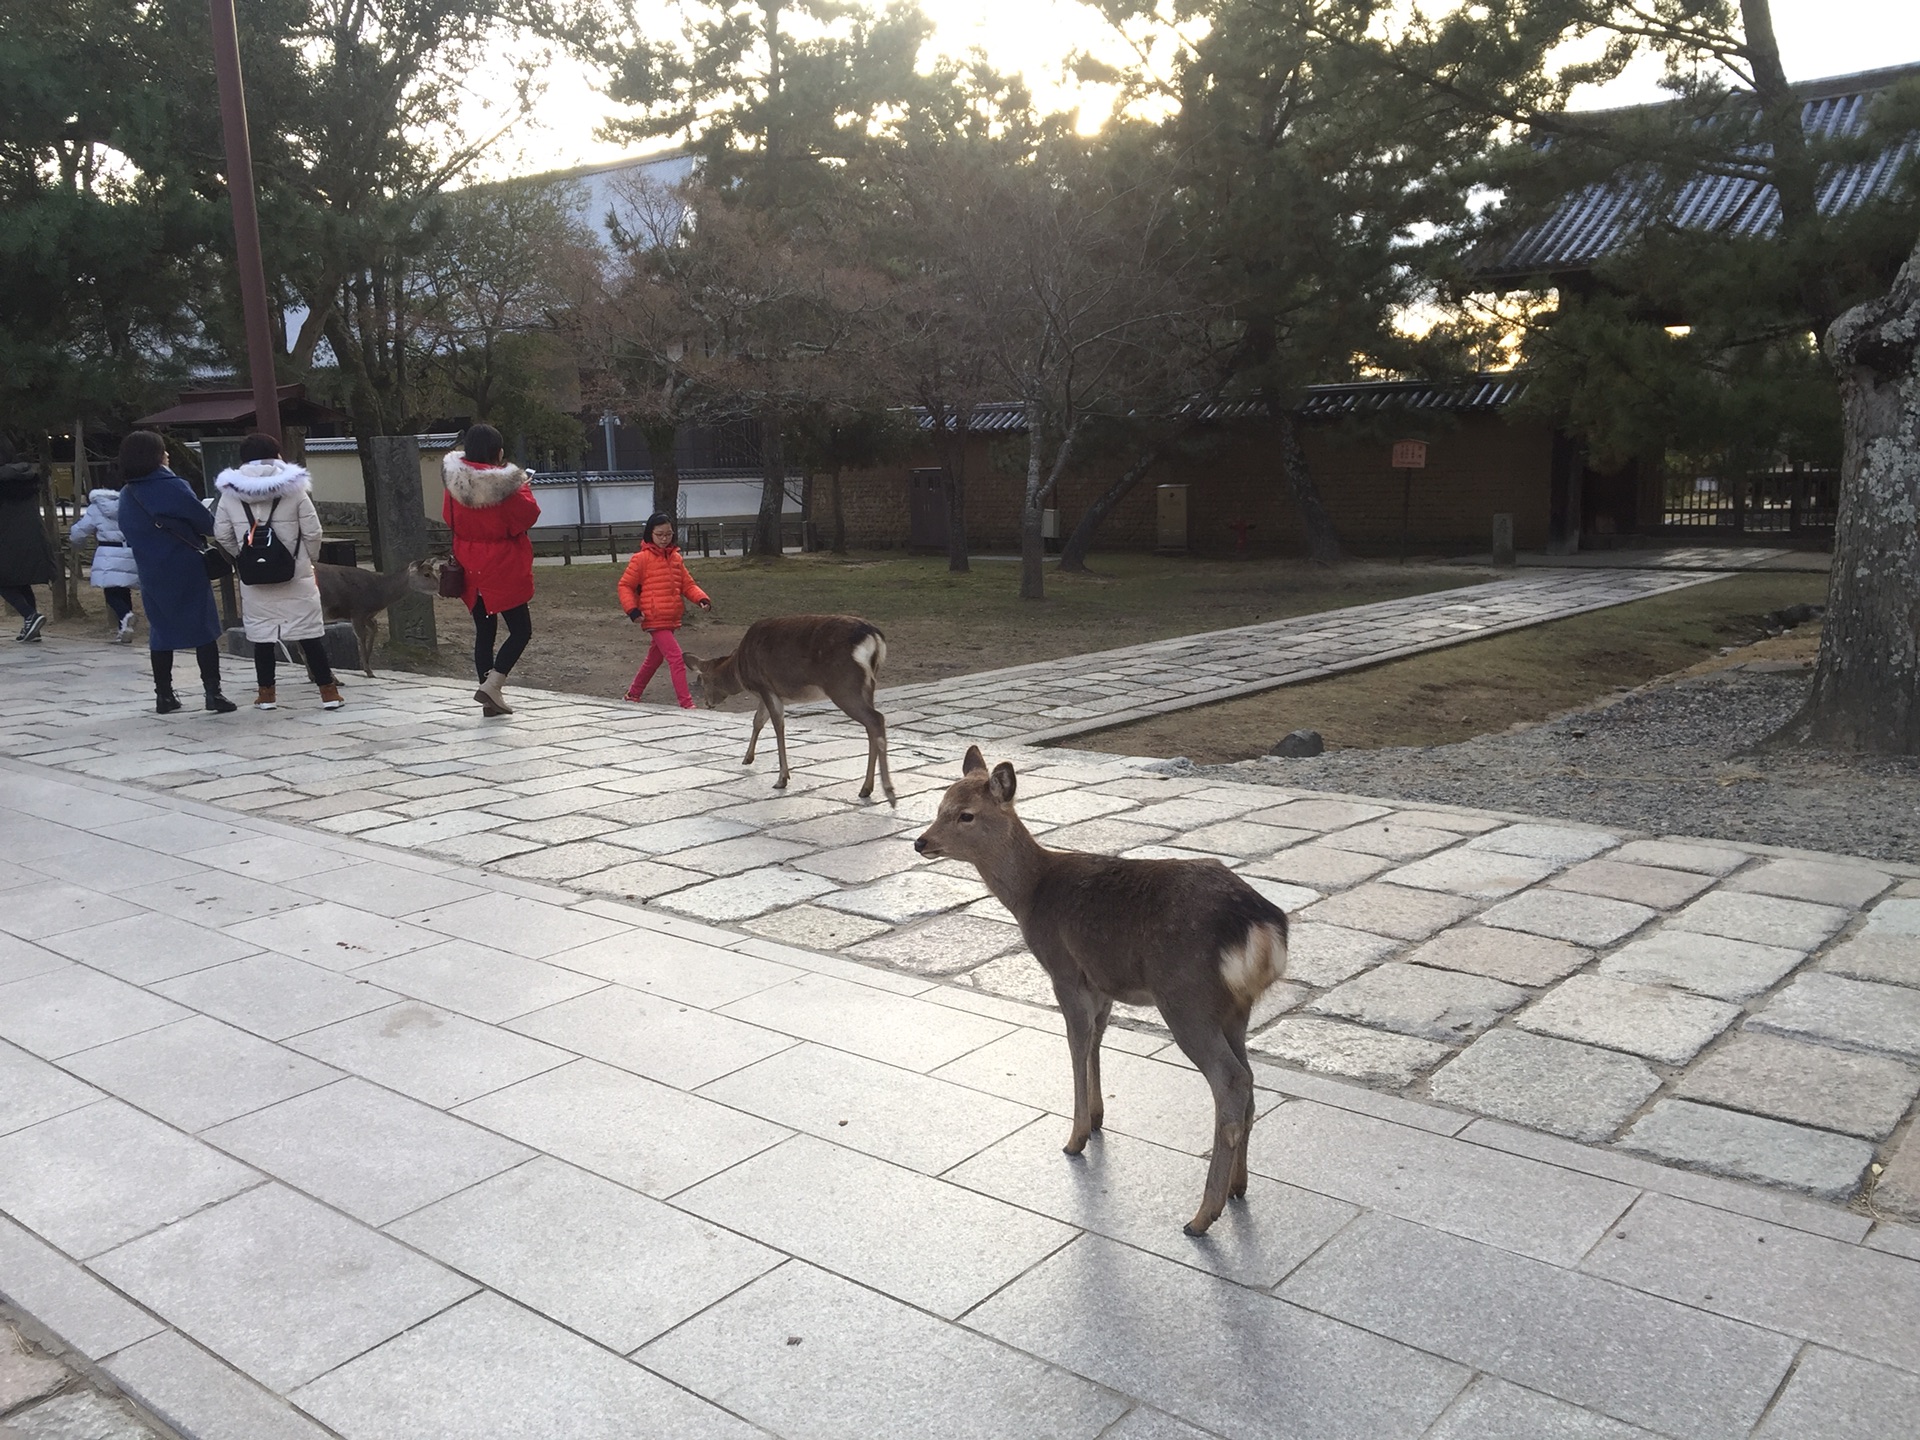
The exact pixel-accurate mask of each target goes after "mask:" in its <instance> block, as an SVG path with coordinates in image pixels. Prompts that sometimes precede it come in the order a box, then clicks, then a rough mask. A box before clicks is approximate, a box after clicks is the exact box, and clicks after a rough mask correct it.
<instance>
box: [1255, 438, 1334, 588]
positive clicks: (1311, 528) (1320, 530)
mask: <svg viewBox="0 0 1920 1440" xmlns="http://www.w3.org/2000/svg"><path fill="white" fill-rule="evenodd" d="M1269 410H1270V411H1271V412H1272V414H1273V417H1274V420H1275V421H1276V422H1277V424H1278V425H1279V428H1280V469H1281V471H1282V473H1283V474H1285V476H1286V477H1287V489H1288V490H1290V491H1291V492H1292V493H1293V503H1294V505H1295V506H1296V507H1297V508H1298V509H1299V511H1300V524H1301V527H1302V528H1303V529H1304V530H1305V531H1306V533H1307V558H1308V559H1309V560H1311V561H1313V563H1314V564H1316V565H1335V564H1338V563H1339V562H1340V561H1342V560H1344V559H1346V558H1347V557H1346V554H1345V553H1344V552H1343V551H1342V550H1341V548H1340V534H1339V532H1338V531H1336V530H1335V529H1334V528H1333V519H1332V517H1331V516H1329V515H1328V514H1327V507H1326V504H1325V502H1323V501H1322V500H1321V499H1320V487H1319V486H1318V485H1316V484H1314V483H1313V471H1312V470H1310V469H1309V468H1308V467H1307V452H1306V450H1305V449H1303V448H1302V446H1301V444H1300V427H1299V422H1298V421H1296V420H1295V419H1294V417H1293V412H1291V411H1289V410H1284V409H1281V408H1280V407H1279V406H1278V405H1276V404H1273V403H1271V402H1269Z"/></svg>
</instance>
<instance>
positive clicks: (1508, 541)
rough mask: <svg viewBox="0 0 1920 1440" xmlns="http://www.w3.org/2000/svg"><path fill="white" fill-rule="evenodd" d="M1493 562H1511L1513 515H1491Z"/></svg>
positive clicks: (1505, 563)
mask: <svg viewBox="0 0 1920 1440" xmlns="http://www.w3.org/2000/svg"><path fill="white" fill-rule="evenodd" d="M1493 563H1494V564H1496V565H1511V564H1513V516H1511V515H1496V516H1494V517H1493Z"/></svg>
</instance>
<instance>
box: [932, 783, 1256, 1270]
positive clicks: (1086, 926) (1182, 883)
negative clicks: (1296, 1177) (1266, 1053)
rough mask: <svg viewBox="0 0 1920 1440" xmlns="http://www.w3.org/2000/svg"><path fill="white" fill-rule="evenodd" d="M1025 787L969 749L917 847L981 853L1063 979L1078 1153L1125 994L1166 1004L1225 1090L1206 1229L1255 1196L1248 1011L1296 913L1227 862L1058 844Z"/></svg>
mask: <svg viewBox="0 0 1920 1440" xmlns="http://www.w3.org/2000/svg"><path fill="white" fill-rule="evenodd" d="M1013 791H1014V775H1013V766H1011V765H1008V764H1005V763H1002V764H999V765H996V766H994V767H993V770H992V771H991V773H989V771H988V770H987V762H986V761H985V760H984V759H983V758H981V755H980V749H979V747H978V746H973V747H971V748H969V749H968V751H967V756H966V759H965V760H964V761H963V762H962V766H961V776H960V779H959V781H958V782H957V783H956V784H954V785H953V786H952V787H950V788H949V789H948V791H947V793H946V795H945V796H943V797H942V799H941V801H940V813H939V815H938V816H937V817H936V818H935V820H934V822H933V824H932V825H931V826H930V827H929V828H928V830H927V832H926V834H924V835H922V836H921V837H920V838H919V839H918V840H916V841H914V842H913V848H914V849H915V850H917V851H919V852H920V853H921V854H922V855H926V856H928V857H930V858H940V857H951V858H953V859H955V860H966V861H970V862H971V863H972V864H973V865H974V866H975V867H976V868H977V869H978V870H979V871H980V878H981V879H982V880H984V881H986V884H987V888H988V889H989V890H991V891H992V892H993V893H994V895H995V897H996V898H998V900H999V901H1000V903H1001V904H1002V905H1005V906H1006V907H1007V909H1009V910H1011V911H1012V912H1013V916H1014V918H1015V919H1016V920H1018V921H1019V922H1020V933H1021V934H1022V935H1023V936H1025V937H1026V942H1027V947H1028V948H1029V949H1030V950H1032V951H1033V953H1034V955H1035V956H1036V957H1038V959H1039V961H1040V964H1041V965H1042V966H1043V967H1045V969H1046V972H1047V975H1048V977H1049V978H1050V979H1051V980H1052V981H1053V993H1054V997H1055V998H1056V999H1057V1000H1058V1001H1059V1002H1060V1012H1061V1014H1062V1015H1064V1016H1065V1017H1066V1022H1067V1049H1068V1051H1069V1052H1070V1053H1071V1055H1072V1059H1073V1131H1072V1133H1071V1134H1070V1135H1069V1136H1068V1137H1067V1145H1066V1152H1067V1154H1069V1155H1078V1154H1080V1153H1081V1152H1082V1151H1083V1150H1084V1149H1085V1148H1086V1144H1087V1137H1088V1136H1089V1135H1091V1134H1092V1133H1093V1132H1094V1131H1095V1130H1098V1129H1099V1128H1100V1123H1101V1120H1102V1119H1103V1118H1104V1117H1103V1111H1104V1106H1103V1104H1102V1102H1101V1093H1100V1040H1101V1037H1102V1036H1103V1035H1104V1034H1105V1033H1106V1028H1107V1016H1108V1014H1109V1013H1110V1012H1111V1011H1112V1009H1113V1002H1114V1001H1116V1000H1119V1001H1121V1002H1123V1003H1125V1004H1128V1005H1145V1004H1147V1003H1148V1002H1149V1001H1151V1002H1152V1003H1153V1004H1155V1005H1157V1006H1159V1007H1160V1014H1161V1015H1162V1016H1163V1017H1165V1019H1166V1022H1167V1028H1168V1029H1169V1030H1170V1031H1172V1032H1173V1038H1174V1041H1175V1043H1177V1044H1178V1045H1179V1046H1180V1048H1181V1050H1183V1051H1184V1052H1185V1053H1186V1056H1187V1058H1188V1059H1189V1060H1191V1061H1193V1063H1194V1064H1195V1065H1196V1066H1197V1067H1198V1068H1199V1070H1200V1073H1201V1074H1202V1075H1204V1076H1205V1077H1206V1080H1207V1084H1208V1085H1209V1086H1210V1087H1211V1088H1212V1090H1213V1117H1214V1118H1213V1158H1212V1160H1211V1162H1210V1163H1209V1165H1208V1168H1207V1188H1206V1191H1205V1193H1204V1194H1203V1195H1202V1197H1201V1200H1200V1209H1199V1211H1198V1212H1197V1213H1196V1214H1195V1215H1194V1217H1193V1219H1191V1220H1189V1221H1188V1222H1187V1224H1186V1227H1185V1228H1186V1232H1187V1233H1188V1234H1189V1235H1202V1234H1205V1233H1206V1229H1207V1227H1208V1226H1209V1225H1211V1224H1213V1222H1214V1221H1215V1220H1216V1219H1218V1218H1219V1216H1220V1212H1221V1211H1222V1210H1223V1209H1225V1208H1226V1203H1227V1199H1228V1197H1229V1196H1231V1197H1233V1198H1234V1199H1239V1198H1240V1197H1241V1196H1243V1195H1245V1194H1246V1193H1247V1139H1248V1137H1249V1136H1250V1135H1251V1134H1252V1132H1253V1067H1252V1066H1251V1065H1250V1064H1249V1063H1248V1061H1247V1016H1248V1014H1249V1013H1250V1012H1251V1011H1252V1009H1253V1006H1254V1003H1255V1002H1256V1001H1257V1000H1259V998H1260V996H1261V994H1262V992H1263V991H1265V990H1266V988H1267V987H1268V986H1269V985H1271V984H1273V982H1274V981H1276V980H1278V979H1279V978H1280V977H1281V975H1282V974H1284V973H1285V971H1286V968H1287V917H1286V913H1285V912H1284V911H1282V910H1281V909H1280V907H1279V906H1277V905H1275V904H1274V903H1273V902H1272V901H1270V900H1268V899H1267V898H1266V897H1265V896H1264V895H1262V894H1260V892H1259V891H1257V890H1255V889H1254V888H1253V887H1252V886H1251V885H1249V884H1247V882H1246V881H1244V880H1242V879H1241V878H1240V877H1239V876H1238V875H1236V874H1234V873H1233V871H1231V870H1229V869H1227V867H1226V866H1224V865H1222V864H1221V863H1220V862H1219V861H1218V860H1121V859H1117V858H1114V857H1111V856H1107V855H1084V854H1081V853H1079V852H1078V851H1074V850H1048V849H1046V848H1045V847H1044V846H1042V845H1041V844H1040V843H1039V841H1037V840H1035V839H1034V838H1033V836H1032V835H1031V834H1030V833H1029V832H1028V830H1027V827H1026V826H1025V825H1023V824H1021V823H1020V817H1019V816H1018V815H1016V814H1015V813H1014V809H1013Z"/></svg>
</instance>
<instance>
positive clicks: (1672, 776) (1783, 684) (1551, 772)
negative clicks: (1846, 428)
mask: <svg viewBox="0 0 1920 1440" xmlns="http://www.w3.org/2000/svg"><path fill="white" fill-rule="evenodd" d="M1809 678H1810V676H1809V672H1808V671H1806V670H1803V669H1795V670H1791V671H1784V672H1782V671H1754V670H1746V669H1729V670H1721V671H1715V672H1712V673H1710V674H1706V675H1699V676H1693V677H1689V678H1686V679H1682V680H1676V681H1673V682H1670V683H1664V684H1658V685H1651V686H1648V687H1646V688H1645V689H1642V690H1638V691H1635V692H1633V693H1632V694H1630V695H1628V696H1626V697H1625V698H1623V699H1621V700H1619V701H1616V702H1613V703H1611V704H1607V705H1602V706H1598V707H1595V708H1592V709H1589V710H1583V711H1579V712H1576V713H1574V714H1570V715H1564V716H1561V717H1559V718H1558V719H1555V720H1551V721H1548V722H1547V723H1545V724H1542V725H1536V726H1532V727H1530V728H1527V729H1525V730H1519V731H1513V732H1508V733H1504V734H1498V735H1484V736H1480V737H1479V738H1477V739H1473V740H1468V741H1465V742H1464V743H1461V744H1457V745H1436V746H1428V747H1420V748H1398V749H1383V750H1340V751H1332V752H1329V753H1327V754H1325V755H1320V756H1316V757H1314V758H1312V759H1300V760H1281V759H1271V758H1269V759H1261V760H1248V761H1242V762H1240V763H1237V764H1232V765H1214V766H1206V767H1202V773H1207V774H1214V775H1219V776H1220V777H1222V778H1231V779H1234V780H1242V781H1245V780H1253V781H1258V782H1260V783H1262V784H1268V785H1282V786H1290V787H1298V788H1300V789H1307V790H1328V791H1337V792H1340V793H1343V794H1353V795H1378V796H1382V797H1385V798H1389V799H1397V800H1426V801H1431V802H1436V803H1441V804H1451V805H1471V806H1478V807H1483V808H1487V809H1495V810H1511V811H1520V812H1524V813H1526V814H1530V815H1553V816H1560V817H1563V818H1566V819H1569V820H1582V821H1588V822H1591V823H1596V824H1602V825H1619V826H1623V827H1628V828H1632V829H1636V830H1648V831H1653V832H1655V833H1658V834H1676V835H1698V836H1711V837H1716V838H1721V839H1728V840H1745V841H1750V842H1753V843H1756V844H1763V845H1788V846H1795V847H1798V848H1802V849H1808V850H1825V851H1831V852H1835V853H1839V854H1848V855H1864V856H1872V857H1873V858H1875V859H1881V860H1902V861H1909V862H1912V861H1920V760H1916V759H1910V758H1880V757H1860V756H1851V755H1837V754H1832V753H1828V752H1819V751H1792V752H1787V753H1776V752H1755V751H1754V750H1753V749H1752V747H1753V746H1755V745H1756V744H1758V743H1759V742H1760V741H1762V740H1764V739H1765V738H1766V737H1767V736H1768V735H1770V734H1772V733H1773V732H1774V731H1775V730H1777V729H1778V728H1779V727H1780V726H1781V725H1782V724H1784V723H1785V722H1786V720H1787V719H1788V717H1789V716H1791V715H1792V714H1793V713H1794V710H1795V709H1796V708H1797V707H1798V705H1799V703H1800V700H1801V697H1802V696H1803V695H1804V694H1805V692H1806V687H1807V684H1808V681H1809Z"/></svg>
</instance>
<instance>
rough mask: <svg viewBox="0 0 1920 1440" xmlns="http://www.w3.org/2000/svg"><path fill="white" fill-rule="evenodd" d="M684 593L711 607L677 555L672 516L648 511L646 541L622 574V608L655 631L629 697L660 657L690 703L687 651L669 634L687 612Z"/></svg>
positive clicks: (683, 704) (683, 702)
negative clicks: (685, 653)
mask: <svg viewBox="0 0 1920 1440" xmlns="http://www.w3.org/2000/svg"><path fill="white" fill-rule="evenodd" d="M682 597H684V598H685V600H691V601H693V602H694V603H695V604H697V605H698V606H699V607H700V608H701V609H702V610H711V609H712V608H713V602H712V601H711V600H709V599H707V592H706V591H704V590H702V589H701V588H700V587H699V586H698V585H696V584H694V583H693V576H691V575H689V574H688V573H687V564H686V561H684V560H682V559H681V558H680V547H679V546H678V545H676V544H674V543H673V517H672V516H671V515H666V514H660V513H655V514H653V515H650V516H648V517H647V539H646V543H645V544H643V545H642V546H641V547H640V548H639V549H638V550H636V551H634V553H633V559H631V560H629V561H628V562H627V570H626V573H625V574H624V575H622V576H621V577H620V608H621V609H622V610H625V611H626V612H627V618H628V619H629V620H631V621H632V622H633V623H634V624H636V625H641V626H644V627H645V628H646V631H647V633H648V634H649V635H651V636H652V637H653V644H651V645H649V646H648V647H647V658H646V660H645V662H644V663H643V664H642V665H641V666H640V673H639V674H638V675H635V676H634V677H633V684H631V685H629V686H628V687H627V699H629V700H638V699H639V698H640V695H641V692H642V691H644V690H645V689H646V688H647V682H648V681H649V680H651V679H652V678H653V672H654V671H656V670H658V669H659V668H660V662H661V661H662V660H664V661H666V662H667V673H668V674H669V675H670V676H672V677H673V693H674V695H675V697H676V698H678V700H679V701H680V708H681V709H682V710H691V709H693V692H692V691H691V690H689V689H688V688H687V657H686V656H685V655H684V654H683V653H681V650H680V642H679V641H678V640H676V639H675V638H674V634H673V632H674V631H676V630H678V629H679V628H680V621H681V619H682V618H683V617H684V616H685V615H686V605H685V603H684V600H683V598H682Z"/></svg>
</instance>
